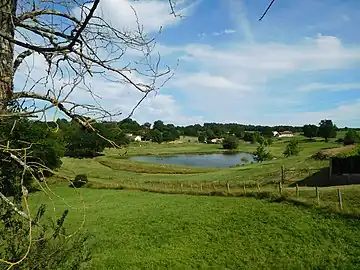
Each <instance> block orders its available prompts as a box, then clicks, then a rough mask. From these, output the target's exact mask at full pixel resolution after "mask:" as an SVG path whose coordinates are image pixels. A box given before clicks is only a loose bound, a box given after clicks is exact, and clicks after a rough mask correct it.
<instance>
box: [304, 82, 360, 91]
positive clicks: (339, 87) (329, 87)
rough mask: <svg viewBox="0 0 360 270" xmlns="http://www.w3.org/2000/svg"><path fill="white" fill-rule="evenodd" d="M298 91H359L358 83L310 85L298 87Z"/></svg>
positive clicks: (359, 85)
mask: <svg viewBox="0 0 360 270" xmlns="http://www.w3.org/2000/svg"><path fill="white" fill-rule="evenodd" d="M298 90H299V91H301V92H311V91H347V90H360V83H339V84H336V83H335V84H327V83H310V84H306V85H302V86H300V87H299V88H298Z"/></svg>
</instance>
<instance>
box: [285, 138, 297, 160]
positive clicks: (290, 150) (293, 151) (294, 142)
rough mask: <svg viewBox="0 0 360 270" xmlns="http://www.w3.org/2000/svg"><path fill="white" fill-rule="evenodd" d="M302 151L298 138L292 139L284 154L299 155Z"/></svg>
mask: <svg viewBox="0 0 360 270" xmlns="http://www.w3.org/2000/svg"><path fill="white" fill-rule="evenodd" d="M300 151H301V149H300V144H299V141H298V140H296V139H292V140H291V141H290V142H289V143H288V145H287V146H286V148H285V150H284V153H283V154H284V156H285V157H290V156H297V155H299V153H300Z"/></svg>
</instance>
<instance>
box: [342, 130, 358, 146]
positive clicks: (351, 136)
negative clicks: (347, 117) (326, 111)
mask: <svg viewBox="0 0 360 270" xmlns="http://www.w3.org/2000/svg"><path fill="white" fill-rule="evenodd" d="M359 141H360V136H359V134H358V133H357V132H356V130H353V129H349V130H348V132H346V134H345V137H344V142H343V143H344V145H350V144H355V143H359Z"/></svg>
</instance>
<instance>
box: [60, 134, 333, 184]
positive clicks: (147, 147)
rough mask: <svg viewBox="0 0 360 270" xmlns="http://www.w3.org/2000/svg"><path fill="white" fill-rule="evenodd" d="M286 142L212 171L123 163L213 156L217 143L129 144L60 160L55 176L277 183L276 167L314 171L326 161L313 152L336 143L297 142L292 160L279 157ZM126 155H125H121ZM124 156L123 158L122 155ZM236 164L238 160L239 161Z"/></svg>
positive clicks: (109, 180)
mask: <svg viewBox="0 0 360 270" xmlns="http://www.w3.org/2000/svg"><path fill="white" fill-rule="evenodd" d="M286 142H287V140H281V141H275V142H274V143H273V144H272V145H271V146H270V147H269V150H270V152H271V153H272V154H273V155H274V156H275V157H276V159H274V160H271V161H267V162H263V163H258V164H250V165H246V166H239V167H235V168H226V169H213V168H208V169H206V168H196V167H182V166H177V165H166V164H152V163H144V162H136V161H131V160H127V159H126V157H128V156H134V155H147V154H154V155H175V154H181V153H214V152H215V153H217V152H222V151H224V150H223V149H221V145H218V144H200V143H184V144H161V145H158V144H153V143H144V144H142V145H141V146H139V145H131V146H129V147H128V148H126V149H120V150H115V149H107V150H106V151H105V156H101V157H97V158H94V159H91V160H89V159H72V158H64V159H63V163H64V164H63V166H62V168H61V169H60V171H59V173H60V174H62V175H65V176H68V177H73V176H74V175H76V174H78V173H86V174H87V175H88V177H89V178H90V181H91V182H94V183H102V184H111V183H119V184H120V183H124V182H127V183H129V182H135V181H137V182H148V181H158V182H159V181H160V182H164V181H165V182H171V181H182V182H199V181H202V182H205V181H217V182H230V183H239V182H243V181H258V182H261V183H262V184H266V182H274V181H278V180H279V177H280V168H281V166H282V165H284V166H285V167H286V168H288V169H301V168H315V169H319V168H322V167H325V166H327V165H328V162H327V161H315V160H313V159H311V155H313V154H314V153H316V152H318V151H320V150H323V149H327V148H333V147H338V146H339V144H335V143H332V142H329V143H325V142H322V141H316V142H311V143H309V142H303V143H301V148H302V149H303V150H302V151H301V154H300V155H299V156H296V157H291V158H287V159H285V158H283V155H282V153H283V151H284V149H285V146H286ZM256 147H257V145H253V144H248V143H241V144H240V146H239V148H238V151H242V152H250V153H251V152H254V151H255V150H256ZM125 153H126V154H125ZM124 154H125V155H124ZM239 162H240V160H239Z"/></svg>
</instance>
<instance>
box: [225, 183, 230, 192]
mask: <svg viewBox="0 0 360 270" xmlns="http://www.w3.org/2000/svg"><path fill="white" fill-rule="evenodd" d="M226 188H227V193H230V184H229V183H226Z"/></svg>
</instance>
